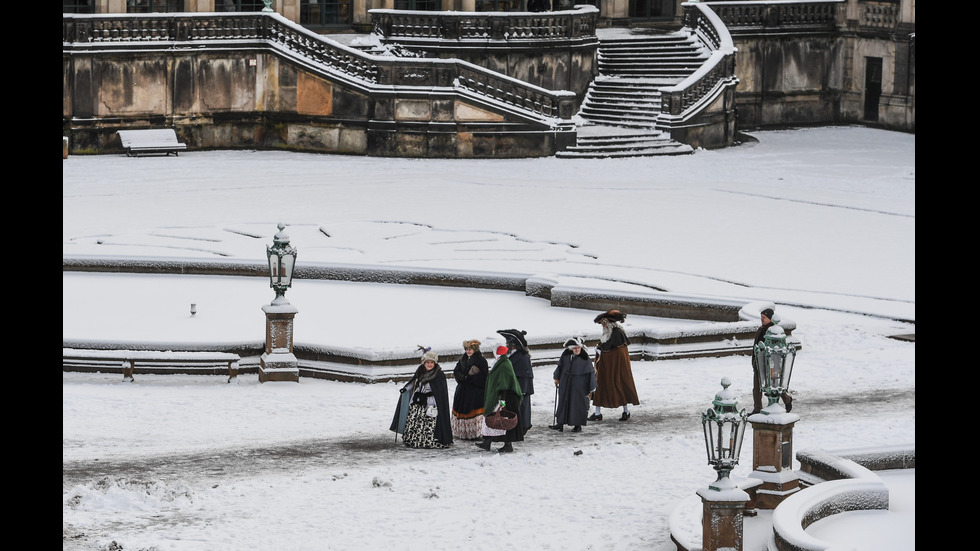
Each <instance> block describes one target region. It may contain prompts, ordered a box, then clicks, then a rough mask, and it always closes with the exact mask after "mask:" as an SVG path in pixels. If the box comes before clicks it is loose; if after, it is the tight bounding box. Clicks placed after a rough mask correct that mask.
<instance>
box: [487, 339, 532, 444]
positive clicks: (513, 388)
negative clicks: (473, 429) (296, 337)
mask: <svg viewBox="0 0 980 551" xmlns="http://www.w3.org/2000/svg"><path fill="white" fill-rule="evenodd" d="M508 351H509V350H508V349H507V347H506V346H498V347H497V349H496V350H495V351H494V354H493V355H494V358H496V361H494V364H493V367H492V368H491V369H490V376H489V377H487V388H486V392H485V393H484V398H483V411H484V413H486V412H493V411H495V410H496V409H497V406H498V405H501V404H502V405H503V407H504V408H505V409H507V411H512V412H514V413H516V414H517V426H515V427H514V428H512V429H510V430H509V431H507V432H506V433H504V434H503V435H500V436H493V435H491V430H487V429H489V427H487V425H486V423H484V424H483V441H482V442H478V443H477V444H476V445H477V446H479V447H481V448H483V449H485V450H487V451H490V443H491V442H503V443H504V445H503V447H502V448H500V449H499V450H497V451H499V452H500V453H509V452H512V451H514V447H513V446H512V445H511V443H512V442H521V441H523V440H524V429H523V428H522V426H521V399H522V397H523V393H522V392H521V385H520V383H518V382H517V376H516V375H514V366H513V365H512V364H511V363H510V358H508V357H507V352H508Z"/></svg>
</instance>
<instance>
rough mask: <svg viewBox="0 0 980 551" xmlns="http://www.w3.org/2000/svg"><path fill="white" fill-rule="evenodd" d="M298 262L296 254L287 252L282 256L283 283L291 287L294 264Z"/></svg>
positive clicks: (281, 273)
mask: <svg viewBox="0 0 980 551" xmlns="http://www.w3.org/2000/svg"><path fill="white" fill-rule="evenodd" d="M295 263H296V256H295V255H292V254H285V255H283V257H282V271H281V272H280V275H281V276H282V283H283V285H285V286H287V287H289V284H290V282H291V281H292V279H293V265H294V264H295Z"/></svg>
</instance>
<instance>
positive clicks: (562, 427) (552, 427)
mask: <svg viewBox="0 0 980 551" xmlns="http://www.w3.org/2000/svg"><path fill="white" fill-rule="evenodd" d="M548 428H549V429H554V430H556V431H558V432H565V425H548Z"/></svg>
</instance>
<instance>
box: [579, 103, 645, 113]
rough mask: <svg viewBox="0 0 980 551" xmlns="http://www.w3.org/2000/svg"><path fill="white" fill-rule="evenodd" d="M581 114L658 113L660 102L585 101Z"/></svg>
mask: <svg viewBox="0 0 980 551" xmlns="http://www.w3.org/2000/svg"><path fill="white" fill-rule="evenodd" d="M581 111H582V112H583V113H589V112H599V113H602V112H608V113H623V112H627V111H636V112H640V113H654V114H656V113H659V112H660V102H659V101H656V102H638V101H625V100H624V101H593V100H587V101H585V102H583V103H582V109H581Z"/></svg>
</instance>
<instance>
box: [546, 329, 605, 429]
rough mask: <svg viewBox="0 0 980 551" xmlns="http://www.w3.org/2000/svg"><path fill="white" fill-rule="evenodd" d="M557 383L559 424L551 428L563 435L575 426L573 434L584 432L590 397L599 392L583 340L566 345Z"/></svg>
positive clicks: (569, 340) (560, 360)
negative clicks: (566, 430) (566, 427)
mask: <svg viewBox="0 0 980 551" xmlns="http://www.w3.org/2000/svg"><path fill="white" fill-rule="evenodd" d="M554 379H555V386H556V387H558V403H557V404H556V405H555V424H554V425H549V426H548V428H551V429H555V430H557V431H558V432H563V431H564V430H565V425H573V427H572V432H581V431H582V425H585V424H587V423H588V419H587V417H586V416H587V415H588V414H589V393H591V392H592V391H594V390H595V388H596V379H595V368H594V367H593V366H592V358H590V357H589V352H588V349H586V347H585V343H584V342H583V341H582V339H581V338H578V337H572V338H570V339H568V340H567V341H565V350H564V351H563V352H562V353H561V357H560V358H558V367H556V368H555V374H554Z"/></svg>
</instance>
